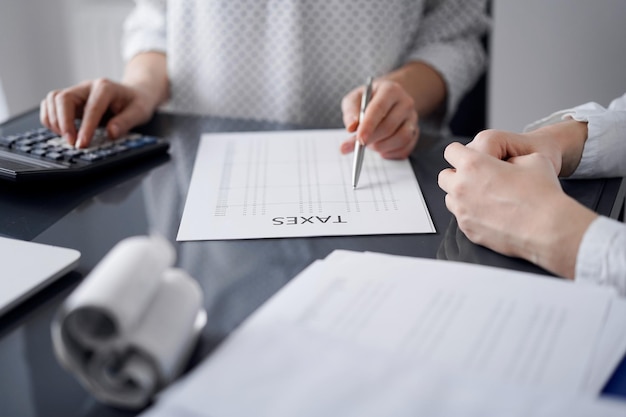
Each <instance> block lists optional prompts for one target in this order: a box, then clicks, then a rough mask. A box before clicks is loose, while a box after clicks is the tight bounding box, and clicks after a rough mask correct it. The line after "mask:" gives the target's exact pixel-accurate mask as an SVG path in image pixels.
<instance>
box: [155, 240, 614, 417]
mask: <svg viewBox="0 0 626 417" xmlns="http://www.w3.org/2000/svg"><path fill="white" fill-rule="evenodd" d="M625 350H626V307H625V303H624V301H623V300H621V299H619V298H618V297H617V296H616V295H615V293H614V292H613V291H611V290H608V289H605V288H598V287H591V286H584V285H577V284H575V283H572V282H567V281H562V280H557V279H553V278H549V277H544V276H538V275H532V274H526V273H520V272H513V271H507V270H501V269H495V268H490V267H482V266H476V265H469V264H460V263H453V262H445V261H435V260H425V259H416V258H405V257H397V256H391V255H382V254H373V253H353V252H345V251H336V252H334V253H333V254H332V255H331V256H329V257H328V258H327V259H326V260H324V261H318V262H315V263H314V264H312V265H311V266H310V267H309V268H307V269H306V270H305V271H303V272H302V273H301V274H299V275H298V276H297V277H296V278H295V279H293V280H292V281H291V282H290V283H289V284H288V285H287V286H286V287H285V288H284V289H283V290H281V291H280V292H279V293H277V294H276V295H275V296H274V297H273V298H272V299H270V300H269V301H268V302H267V303H266V304H265V305H264V306H263V307H262V308H261V309H259V310H258V311H257V312H256V313H255V314H254V315H253V316H252V317H250V318H249V319H248V320H247V321H246V322H245V323H244V324H243V325H242V326H241V327H240V329H238V330H237V331H236V332H235V333H234V334H233V335H232V336H231V337H230V338H229V339H228V340H227V341H226V342H225V343H224V344H223V345H222V346H221V347H220V348H219V349H218V351H217V352H215V354H213V355H212V356H211V357H210V358H209V359H208V360H207V361H205V363H203V364H201V365H200V366H199V367H198V369H196V370H195V371H194V372H193V373H192V374H191V375H189V376H188V377H187V378H186V379H185V380H184V381H181V383H179V384H178V386H175V387H173V389H171V390H170V392H169V393H166V395H165V396H164V397H163V398H162V399H161V400H160V401H159V402H158V403H157V405H156V407H155V408H154V409H152V410H150V411H149V413H148V414H149V415H151V416H155V415H156V416H160V415H172V414H182V415H189V416H243V415H255V416H288V415H289V416H292V415H298V416H302V415H311V416H313V415H342V416H344V415H359V416H361V415H429V416H444V415H445V416H448V415H477V416H478V415H480V416H490V415H512V416H518V415H519V416H527V415H555V414H558V415H568V416H575V415H581V416H582V415H608V416H610V415H624V413H625V412H626V406H625V405H623V404H621V403H619V402H614V401H608V400H602V401H601V400H599V399H597V398H596V396H597V394H598V392H599V391H600V389H601V388H602V386H603V384H604V383H605V382H606V379H607V378H608V376H610V374H611V372H612V370H613V368H614V367H615V365H616V364H617V363H618V361H619V359H620V358H621V357H622V355H623V353H624V351H625Z"/></svg>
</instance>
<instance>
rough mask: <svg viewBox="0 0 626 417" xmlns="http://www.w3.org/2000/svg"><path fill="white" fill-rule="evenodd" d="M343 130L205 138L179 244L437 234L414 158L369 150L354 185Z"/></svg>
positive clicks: (190, 189) (258, 133)
mask: <svg viewBox="0 0 626 417" xmlns="http://www.w3.org/2000/svg"><path fill="white" fill-rule="evenodd" d="M347 137H348V134H347V133H346V132H345V131H344V130H302V131H275V132H252V133H247V132H243V133H218V134H204V135H203V136H202V138H201V140H200V144H199V147H198V154H197V156H196V162H195V165H194V170H193V174H192V178H191V183H190V186H189V191H188V194H187V201H186V203H185V209H184V212H183V218H182V221H181V225H180V229H179V231H178V237H177V240H179V241H180V240H220V239H253V238H271V237H296V236H334V235H369V234H400V233H434V232H435V228H434V226H433V223H432V220H431V218H430V214H429V213H428V209H427V207H426V204H425V202H424V198H423V196H422V193H421V190H420V188H419V184H418V183H417V180H416V178H415V175H414V174H413V171H412V169H411V166H410V164H409V162H408V161H407V160H404V161H391V160H385V159H383V158H381V157H380V155H378V153H376V152H373V151H370V150H367V151H366V153H365V160H364V163H363V169H362V171H361V179H360V182H359V186H358V187H357V189H353V188H352V184H351V175H352V159H353V155H352V154H349V155H341V153H340V152H339V145H340V144H341V142H343V141H344V140H345V139H346V138H347Z"/></svg>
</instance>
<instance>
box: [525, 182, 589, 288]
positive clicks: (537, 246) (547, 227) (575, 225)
mask: <svg viewBox="0 0 626 417" xmlns="http://www.w3.org/2000/svg"><path fill="white" fill-rule="evenodd" d="M545 207H546V210H541V212H539V213H538V216H539V219H540V221H538V222H537V230H533V231H531V238H530V240H529V244H528V245H527V249H528V254H527V256H526V258H527V259H529V260H531V261H532V262H533V263H535V264H537V265H539V266H541V267H542V268H544V269H546V270H548V271H550V272H553V273H555V274H557V275H559V276H562V277H566V278H569V279H573V278H574V275H575V272H576V271H575V270H576V257H577V255H578V249H579V247H580V243H581V242H582V238H583V236H584V234H585V232H586V231H587V229H588V228H589V225H590V224H591V223H592V222H593V220H595V218H596V217H598V214H597V213H594V212H593V211H591V210H589V209H588V208H587V207H585V206H583V205H581V204H579V203H578V202H577V201H575V200H574V199H572V198H571V197H569V196H568V195H566V194H564V193H561V194H559V195H557V196H555V197H553V198H551V199H550V200H549V201H546V205H545Z"/></svg>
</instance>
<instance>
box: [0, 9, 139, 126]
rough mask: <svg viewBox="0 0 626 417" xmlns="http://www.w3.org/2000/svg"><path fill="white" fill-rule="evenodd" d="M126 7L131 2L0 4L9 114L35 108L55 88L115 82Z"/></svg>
mask: <svg viewBox="0 0 626 417" xmlns="http://www.w3.org/2000/svg"><path fill="white" fill-rule="evenodd" d="M131 7H132V1H131V0H1V1H0V79H1V80H2V86H3V87H4V95H5V96H6V105H7V107H8V109H7V110H8V113H9V115H16V114H19V113H21V112H24V111H26V110H29V109H32V108H34V107H36V106H38V105H39V102H40V101H41V99H43V98H44V97H45V95H46V94H47V92H48V91H50V90H52V89H55V88H63V87H66V86H70V85H73V84H75V83H77V82H79V81H82V80H84V79H88V78H95V77H98V76H107V77H110V78H113V79H119V78H120V76H121V73H122V61H121V58H120V52H119V50H120V49H119V43H120V39H121V28H122V23H123V19H124V17H125V16H126V14H127V13H128V11H129V10H130V8H131ZM0 101H2V98H1V97H0ZM0 117H2V115H1V114H0Z"/></svg>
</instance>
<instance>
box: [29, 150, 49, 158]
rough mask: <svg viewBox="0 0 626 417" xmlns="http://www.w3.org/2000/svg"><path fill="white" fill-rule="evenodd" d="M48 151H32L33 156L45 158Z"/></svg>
mask: <svg viewBox="0 0 626 417" xmlns="http://www.w3.org/2000/svg"><path fill="white" fill-rule="evenodd" d="M47 152H48V151H46V150H45V149H43V148H35V149H33V150H31V151H30V153H31V155H36V156H44V155H45V154H46V153H47Z"/></svg>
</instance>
